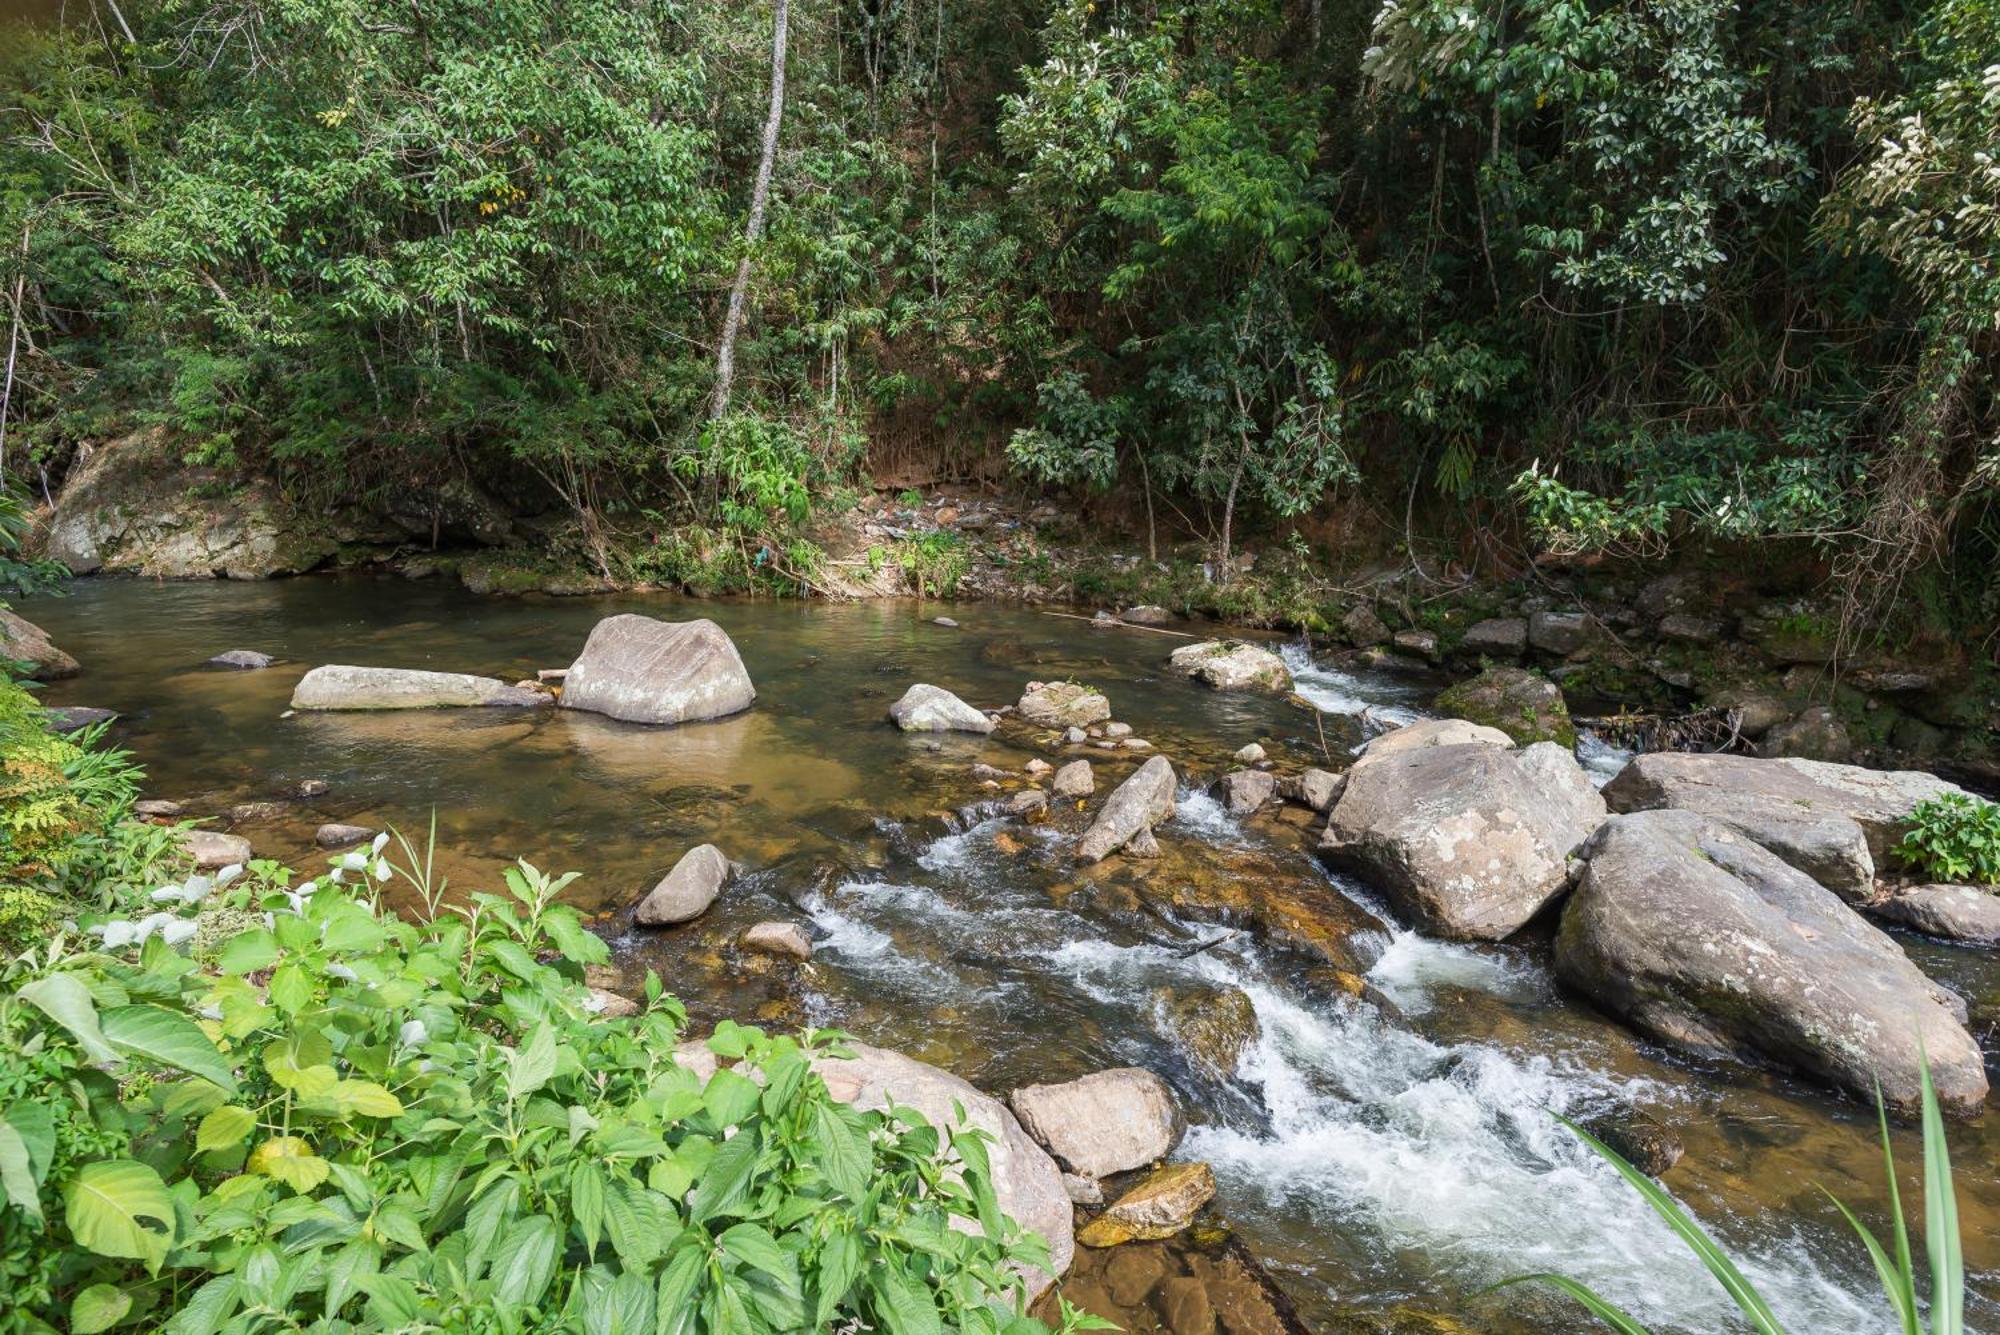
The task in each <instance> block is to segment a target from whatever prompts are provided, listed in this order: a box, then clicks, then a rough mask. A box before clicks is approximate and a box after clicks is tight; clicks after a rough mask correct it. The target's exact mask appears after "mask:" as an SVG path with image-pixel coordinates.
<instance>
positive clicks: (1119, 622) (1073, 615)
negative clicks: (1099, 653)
mask: <svg viewBox="0 0 2000 1335" xmlns="http://www.w3.org/2000/svg"><path fill="white" fill-rule="evenodd" d="M1035 610H1036V611H1038V612H1040V613H1041V614H1042V615H1043V616H1045V617H1062V618H1063V619H1064V620H1067V621H1088V622H1089V623H1090V624H1091V625H1093V626H1123V627H1125V629H1127V630H1149V631H1151V632H1152V633H1153V634H1155V635H1173V636H1177V637H1179V638H1180V639H1183V640H1199V639H1201V638H1202V637H1201V636H1199V635H1195V634H1193V633H1191V632H1189V631H1185V630H1168V629H1167V628H1166V627H1165V626H1142V625H1140V624H1139V623H1138V622H1136V621H1126V620H1124V619H1123V618H1121V617H1087V616H1084V615H1083V614H1082V613H1080V612H1052V611H1050V610H1049V609H1048V608H1046V607H1039V608H1036V609H1035Z"/></svg>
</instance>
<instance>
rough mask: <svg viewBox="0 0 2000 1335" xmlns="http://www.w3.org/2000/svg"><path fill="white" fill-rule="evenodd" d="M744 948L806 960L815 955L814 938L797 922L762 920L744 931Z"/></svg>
mask: <svg viewBox="0 0 2000 1335" xmlns="http://www.w3.org/2000/svg"><path fill="white" fill-rule="evenodd" d="M742 941H743V948H744V949H745V950H755V951H759V952H761V953H763V954H766V955H784V956H789V957H790V958H792V959H795V960H800V961H805V960H809V959H811V958H812V957H813V948H812V939H811V938H810V937H808V936H807V935H806V929H805V928H803V927H801V926H799V925H798V924H797V923H795V922H760V923H758V924H757V925H756V926H754V927H751V928H750V929H749V930H748V931H746V932H744V933H743V937H742Z"/></svg>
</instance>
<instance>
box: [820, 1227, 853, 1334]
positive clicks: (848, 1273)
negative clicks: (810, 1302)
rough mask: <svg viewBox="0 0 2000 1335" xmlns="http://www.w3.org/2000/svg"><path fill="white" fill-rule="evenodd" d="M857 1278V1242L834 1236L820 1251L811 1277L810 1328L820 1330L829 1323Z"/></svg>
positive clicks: (846, 1236) (848, 1235)
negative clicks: (812, 1289) (813, 1291)
mask: <svg viewBox="0 0 2000 1335" xmlns="http://www.w3.org/2000/svg"><path fill="white" fill-rule="evenodd" d="M860 1277H861V1240H860V1239H859V1238H857V1237H855V1236H854V1235H853V1234H852V1233H846V1232H841V1233H835V1234H834V1235H833V1236H832V1237H830V1238H828V1239H827V1240H826V1245H825V1246H824V1247H822V1248H821V1249H820V1253H819V1266H818V1269H817V1271H816V1273H815V1274H814V1276H813V1283H814V1284H815V1285H816V1286H817V1289H818V1292H817V1294H816V1299H815V1306H814V1309H813V1310H814V1316H813V1327H814V1328H815V1329H820V1330H823V1329H825V1328H826V1325H827V1323H828V1322H830V1321H832V1320H833V1314H834V1312H835V1310H836V1309H838V1308H839V1306H840V1303H841V1300H842V1299H844V1298H846V1297H847V1292H848V1290H849V1289H852V1288H853V1287H854V1281H855V1280H857V1279H859V1278H860Z"/></svg>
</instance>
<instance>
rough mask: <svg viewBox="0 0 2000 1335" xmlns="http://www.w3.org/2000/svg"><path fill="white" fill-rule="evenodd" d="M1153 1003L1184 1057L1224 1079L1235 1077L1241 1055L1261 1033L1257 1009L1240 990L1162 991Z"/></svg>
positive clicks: (1154, 996) (1157, 993) (1198, 989)
mask: <svg viewBox="0 0 2000 1335" xmlns="http://www.w3.org/2000/svg"><path fill="white" fill-rule="evenodd" d="M1153 1000H1154V1002H1155V1003H1156V1004H1157V1005H1158V1006H1159V1008H1160V1013H1161V1017H1162V1018H1163V1019H1164V1020H1165V1021H1166V1024H1167V1027H1168V1028H1169V1029H1171V1030H1172V1031H1173V1033H1174V1037H1175V1038H1177V1039H1179V1040H1180V1044H1181V1046H1182V1047H1183V1048H1185V1049H1187V1053H1188V1056H1190V1057H1192V1058H1193V1059H1194V1060H1195V1062H1196V1063H1197V1064H1198V1065H1200V1066H1203V1067H1206V1068H1207V1069H1208V1070H1209V1071H1210V1072H1212V1073H1213V1074H1215V1075H1219V1076H1223V1077H1225V1078H1226V1077H1228V1076H1230V1075H1232V1074H1234V1073H1235V1070H1236V1066H1237V1063H1238V1062H1240V1061H1242V1059H1243V1054H1244V1052H1245V1051H1246V1050H1248V1048H1249V1047H1250V1045H1251V1044H1253V1043H1255V1042H1256V1041H1257V1039H1258V1038H1259V1037H1260V1036H1261V1035H1262V1033H1263V1025H1262V1024H1261V1023H1259V1021H1258V1019H1257V1008H1256V1006H1254V1005H1252V1004H1251V1001H1250V994H1249V993H1247V992H1245V991H1244V990H1243V989H1242V988H1240V987H1202V988H1189V989H1186V990H1179V991H1177V990H1175V989H1173V988H1165V987H1163V988H1160V989H1158V990H1157V991H1155V992H1154V993H1153Z"/></svg>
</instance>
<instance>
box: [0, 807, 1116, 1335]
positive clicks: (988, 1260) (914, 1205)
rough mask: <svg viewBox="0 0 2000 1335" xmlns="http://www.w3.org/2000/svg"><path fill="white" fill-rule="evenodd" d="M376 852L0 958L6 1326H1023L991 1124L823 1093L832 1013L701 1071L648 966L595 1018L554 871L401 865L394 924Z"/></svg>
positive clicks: (184, 890)
mask: <svg viewBox="0 0 2000 1335" xmlns="http://www.w3.org/2000/svg"><path fill="white" fill-rule="evenodd" d="M383 842H384V841H382V840H379V839H378V841H377V843H376V845H375V847H374V848H373V849H371V850H364V851H357V852H354V853H349V854H346V855H343V856H342V857H340V858H337V859H335V860H334V863H333V871H332V873H331V874H330V875H329V876H327V877H322V878H320V879H319V880H318V881H316V882H313V881H309V882H306V883H304V884H301V885H297V886H293V885H292V884H291V874H290V873H289V872H288V871H287V870H285V869H284V868H282V867H278V866H276V865H275V864H269V863H259V864H254V865H253V866H252V867H250V868H249V869H247V870H246V869H244V868H240V867H232V868H227V869H225V870H224V871H223V872H221V873H219V874H218V875H216V876H215V877H214V878H209V877H204V876H195V877H190V878H188V879H186V880H185V881H183V882H180V883H178V884H173V885H168V886H163V887H160V888H159V889H157V890H155V891H153V892H152V893H151V894H150V895H149V896H147V897H146V898H147V900H148V901H150V902H149V903H147V905H146V907H147V908H148V909H150V910H151V911H150V912H148V913H146V914H145V915H144V916H134V915H127V916H110V915H103V914H93V915H86V916H85V919H84V924H85V927H86V929H87V932H88V935H87V936H85V937H84V938H83V939H82V940H79V939H77V938H74V937H69V936H58V937H57V939H55V940H54V941H53V942H51V943H49V944H47V945H46V946H44V947H41V948H39V949H37V950H36V951H34V952H32V953H30V954H28V955H24V956H22V957H20V958H18V959H16V960H15V961H13V962H12V963H11V964H9V965H7V966H6V968H5V972H4V975H0V1046H4V1049H5V1050H6V1051H7V1052H9V1053H13V1054H21V1056H19V1057H17V1058H16V1059H14V1060H10V1061H9V1062H7V1063H5V1064H4V1065H0V1188H4V1202H5V1203H4V1204H0V1286H4V1288H5V1290H6V1291H7V1292H8V1294H9V1297H10V1303H9V1309H8V1314H7V1315H5V1316H0V1330H8V1331H19V1330H45V1329H47V1328H48V1327H47V1325H44V1324H43V1323H48V1325H62V1324H65V1323H66V1324H67V1327H68V1329H70V1330H71V1331H73V1332H77V1333H78V1335H87V1333H88V1332H95V1331H100V1330H105V1329H109V1328H112V1327H114V1326H120V1325H130V1326H135V1327H137V1326H144V1327H146V1328H154V1329H164V1330H167V1331H170V1332H174V1335H196V1333H197V1332H209V1333H213V1332H220V1331H224V1330H229V1331H248V1330H253V1329H258V1328H261V1327H263V1326H266V1325H270V1324H273V1323H274V1322H275V1323H277V1324H285V1325H290V1326H293V1327H300V1328H303V1327H310V1328H313V1329H321V1330H356V1329H399V1330H400V1329H412V1328H425V1329H438V1330H449V1331H482V1332H483V1331H527V1330H576V1329H583V1330H591V1331H598V1330H625V1331H654V1332H695V1331H715V1332H721V1331H729V1332H759V1331H777V1330H787V1331H789V1330H800V1329H806V1328H812V1329H824V1328H828V1327H831V1326H845V1327H847V1328H857V1327H860V1326H866V1327H867V1328H871V1329H876V1330H882V1331H888V1332H918V1331H941V1330H946V1329H949V1330H956V1331H966V1332H987V1333H989V1335H999V1333H1000V1332H1007V1333H1008V1335H1027V1333H1028V1332H1033V1331H1040V1330H1042V1329H1043V1327H1041V1325H1040V1324H1039V1323H1037V1322H1034V1321H1032V1320H1030V1319H1028V1318H1026V1317H1024V1316H1022V1315H1021V1295H1020V1285H1019V1282H1018V1280H1016V1279H1015V1278H1014V1277H1013V1275H1012V1273H1011V1271H1010V1269H1009V1267H1010V1266H1011V1265H1013V1264H1015V1263H1023V1264H1027V1265H1035V1266H1046V1265H1047V1263H1048V1252H1047V1247H1046V1244H1045V1243H1044V1242H1043V1241H1042V1240H1041V1239H1040V1238H1038V1237H1036V1236H1035V1235H1033V1234H1030V1233H1026V1232H1024V1231H1022V1230H1021V1229H1020V1228H1019V1227H1018V1226H1016V1225H1015V1224H1013V1223H1012V1222H1010V1221H1009V1220H1007V1219H1006V1218H1005V1217H1004V1216H1002V1215H1001V1213H1000V1211H999V1208H998V1205H997V1203H996V1200H995V1196H994V1189H993V1183H992V1178H991V1174H990V1172H989V1169H988V1162H987V1142H986V1137H985V1136H984V1135H983V1133H980V1132H978V1131H976V1130H963V1129H949V1128H944V1127H933V1126H930V1125H928V1124H926V1123H925V1122H924V1121H923V1119H922V1118H921V1117H919V1116H917V1115H916V1114H914V1113H911V1112H909V1111H908V1110H902V1109H897V1110H894V1111H892V1112H890V1113H886V1114H885V1113H880V1112H862V1111H858V1110H856V1109H854V1108H851V1107H848V1106H845V1105H842V1104H839V1103H836V1102H835V1101H834V1100H833V1099H832V1097H831V1096H830V1094H829V1093H828V1091H827V1088H826V1085H825V1083H824V1081H822V1080H821V1079H820V1077H819V1076H818V1075H817V1074H816V1073H815V1072H814V1071H813V1068H812V1064H811V1063H812V1059H813V1058H814V1057H816V1056H820V1055H823V1054H830V1053H836V1052H838V1051H839V1042H840V1040H841V1037H842V1036H841V1035H839V1034H835V1033H830V1032H815V1031H811V1030H808V1031H806V1032H805V1033H804V1034H802V1035H801V1036H799V1037H798V1038H790V1037H774V1036H769V1035H766V1034H764V1033H761V1032H759V1031H757V1030H754V1029H747V1028H742V1027H739V1026H736V1025H733V1024H727V1023H725V1024H723V1025H722V1026H720V1027H719V1028H718V1029H717V1031H716V1033H715V1035H714V1036H713V1037H712V1038H711V1039H710V1040H709V1043H708V1047H709V1050H710V1051H712V1052H713V1053H715V1054H716V1056H717V1057H719V1058H721V1059H722V1060H723V1061H724V1062H725V1063H733V1064H734V1065H733V1068H732V1067H730V1066H725V1067H723V1068H722V1069H718V1070H717V1071H716V1072H715V1074H714V1075H712V1076H711V1077H710V1078H709V1079H708V1080H706V1081H705V1082H704V1081H703V1080H701V1079H699V1078H698V1077H697V1076H696V1075H695V1074H694V1073H692V1072H691V1071H690V1070H689V1069H688V1068H687V1067H686V1066H684V1065H682V1064H680V1063H679V1062H677V1061H676V1060H675V1057H676V1043H677V1041H678V1039H679V1037H680V1028H681V1024H682V1021H683V1018H684V1015H683V1011H682V1009H681V1007H680V1005H679V1003H677V1002H676V1001H674V1000H673V999H672V998H670V997H667V996H665V995H663V994H662V992H661V988H660V984H659V981H658V979H657V978H655V977H651V976H649V977H648V979H647V985H646V996H647V1004H646V1006H645V1008H644V1009H643V1011H642V1012H641V1013H640V1014H639V1015H638V1016H636V1017H635V1018H630V1019H607V1018H604V1017H603V1016H602V1015H600V1014H599V1013H598V1012H599V1011H600V1010H601V1006H600V1005H599V1004H598V1002H597V1001H595V1000H594V999H593V994H592V993H591V992H590V991H589V990H588V989H587V988H586V987H585V986H584V985H583V984H582V982H581V972H582V968H583V966H585V965H587V964H591V963H596V962H600V961H602V960H604V959H605V958H606V957H607V954H608V950H607V947H606V946H605V944H604V943H603V941H601V940H600V939H599V938H597V937H596V936H594V935H592V934H591V933H590V932H588V931H587V930H585V929H584V927H583V925H582V922H581V920H580V918H579V916H578V915H577V913H576V911H575V910H573V909H571V908H569V907H568V906H566V905H563V904H561V903H559V902H557V901H558V897H559V896H560V894H561V893H562V891H563V890H564V889H565V888H566V887H567V886H568V885H569V884H570V882H571V881H572V880H573V879H574V877H573V875H572V876H563V877H550V876H546V875H544V874H543V873H541V872H540V871H538V870H537V869H535V868H534V867H532V866H530V865H528V864H527V863H521V864H518V865H517V866H516V867H515V868H512V869H510V870H509V871H508V872H507V873H506V876H505V882H506V893H504V894H485V893H480V894H474V895H472V896H470V897H469V899H468V900H467V901H466V902H465V903H464V904H463V905H461V906H457V907H453V908H450V909H446V910H444V911H439V910H440V900H441V893H440V892H439V889H438V887H436V886H434V885H432V884H431V883H430V882H429V881H428V878H427V876H426V875H425V874H424V873H421V872H416V873H407V875H408V876H409V879H410V880H411V882H412V883H413V884H415V885H416V886H417V889H418V892H419V897H420V899H421V900H422V902H423V905H424V909H425V916H424V917H423V918H422V919H421V920H410V919H405V918H403V917H401V916H399V915H398V914H396V913H395V912H393V911H391V910H389V909H388V908H386V907H385V906H384V904H383V903H382V902H381V899H380V897H379V893H380V891H381V889H382V888H383V887H384V885H385V884H386V883H387V882H388V881H389V880H390V879H391V878H392V877H393V876H394V875H395V872H394V871H393V870H392V868H391V866H390V864H389V862H388V861H387V860H386V859H385V858H384V857H383V856H382V847H383ZM411 861H412V862H413V863H415V862H416V861H417V859H416V858H414V857H412V859H411ZM217 915H225V916H227V918H228V920H229V921H230V922H231V924H232V926H233V927H234V928H236V929H237V930H233V931H231V932H228V933H224V934H216V933H205V932H204V931H203V924H204V923H205V922H206V921H208V920H210V919H212V918H214V917H216V916H217ZM244 924H249V928H248V930H241V928H242V927H243V925H244ZM92 938H95V940H94V942H93V941H92ZM204 940H207V941H209V942H210V943H211V946H212V948H213V955H212V959H213V967H212V968H211V967H204V964H203V957H204V956H207V955H208V953H209V952H208V951H207V950H203V949H202V948H201V944H200V943H201V942H203V941H204ZM191 949H192V950H193V951H194V952H195V953H190V951H191ZM954 1219H958V1220H961V1221H970V1222H971V1224H972V1225H976V1226H974V1227H969V1228H955V1227H953V1220H954ZM1070 1325H1071V1328H1073V1329H1081V1328H1085V1322H1084V1320H1083V1319H1082V1318H1079V1317H1076V1316H1072V1317H1071V1320H1070Z"/></svg>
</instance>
